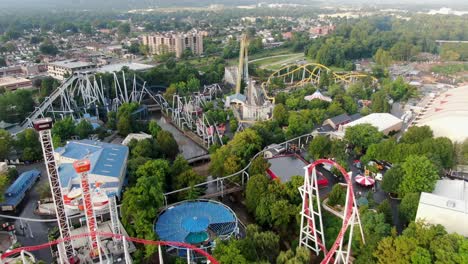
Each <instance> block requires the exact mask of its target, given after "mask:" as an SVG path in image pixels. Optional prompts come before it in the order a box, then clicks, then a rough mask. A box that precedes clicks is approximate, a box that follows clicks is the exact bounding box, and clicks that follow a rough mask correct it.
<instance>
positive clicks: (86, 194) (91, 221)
mask: <svg viewBox="0 0 468 264" xmlns="http://www.w3.org/2000/svg"><path fill="white" fill-rule="evenodd" d="M73 167H74V168H75V171H76V173H77V174H78V175H80V184H81V191H82V193H83V204H84V211H85V216H86V223H87V225H88V232H89V233H90V234H91V235H90V242H91V257H93V258H94V257H96V256H98V257H99V259H100V260H101V251H100V248H99V247H98V240H97V237H96V232H97V225H96V217H95V216H94V208H93V203H92V200H91V192H90V187H89V181H88V171H89V170H90V169H91V163H90V161H89V160H88V159H85V160H79V161H75V162H74V163H73Z"/></svg>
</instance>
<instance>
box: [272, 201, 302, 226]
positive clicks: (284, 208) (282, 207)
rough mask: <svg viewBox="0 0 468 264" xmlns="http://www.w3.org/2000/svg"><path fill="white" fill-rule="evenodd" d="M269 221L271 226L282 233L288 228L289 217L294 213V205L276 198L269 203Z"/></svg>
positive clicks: (291, 217)
mask: <svg viewBox="0 0 468 264" xmlns="http://www.w3.org/2000/svg"><path fill="white" fill-rule="evenodd" d="M270 210H271V211H270V213H271V222H272V224H273V227H275V228H277V229H278V230H280V232H282V233H283V234H284V232H286V230H287V229H288V227H289V228H290V225H291V219H293V217H294V215H295V214H296V212H295V211H296V210H295V207H294V206H293V205H291V204H290V203H289V202H288V201H287V200H284V199H283V200H277V201H275V202H274V203H273V204H272V205H271V209H270Z"/></svg>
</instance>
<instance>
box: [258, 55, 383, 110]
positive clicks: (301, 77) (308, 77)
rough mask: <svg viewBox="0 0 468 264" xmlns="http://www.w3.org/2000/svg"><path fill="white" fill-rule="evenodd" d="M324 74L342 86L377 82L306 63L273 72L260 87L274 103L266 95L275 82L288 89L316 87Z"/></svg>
mask: <svg viewBox="0 0 468 264" xmlns="http://www.w3.org/2000/svg"><path fill="white" fill-rule="evenodd" d="M324 72H326V73H327V74H328V76H329V78H330V80H331V81H333V82H335V83H339V84H342V85H346V86H347V85H350V84H353V83H355V82H356V81H358V80H365V79H368V80H369V81H370V82H371V83H373V84H376V83H377V82H378V80H377V79H376V78H375V77H373V76H370V75H368V74H365V73H358V72H345V73H340V72H335V71H333V70H332V69H330V68H328V67H327V66H325V65H323V64H320V63H307V64H291V65H286V66H283V67H282V68H280V69H279V70H276V71H275V72H273V73H272V74H271V75H270V76H269V77H268V79H267V80H266V81H265V82H263V83H262V85H261V87H262V90H263V93H264V95H265V97H266V98H267V99H268V100H270V101H271V102H273V103H274V102H275V98H274V97H273V96H270V95H269V94H268V91H269V90H270V87H271V85H273V84H274V83H275V81H276V80H280V82H282V83H283V84H285V85H287V86H289V87H302V86H305V85H307V84H312V85H318V84H319V83H320V76H322V75H323V73H324Z"/></svg>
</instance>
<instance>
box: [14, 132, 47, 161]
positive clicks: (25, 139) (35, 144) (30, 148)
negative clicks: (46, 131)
mask: <svg viewBox="0 0 468 264" xmlns="http://www.w3.org/2000/svg"><path fill="white" fill-rule="evenodd" d="M15 145H16V148H17V149H18V151H19V152H20V153H22V155H21V158H22V159H23V160H24V161H36V160H40V159H41V158H42V147H41V143H40V142H39V135H38V133H37V132H36V131H35V130H34V129H32V128H28V129H26V130H24V131H23V132H21V133H19V134H18V135H17V136H16V142H15Z"/></svg>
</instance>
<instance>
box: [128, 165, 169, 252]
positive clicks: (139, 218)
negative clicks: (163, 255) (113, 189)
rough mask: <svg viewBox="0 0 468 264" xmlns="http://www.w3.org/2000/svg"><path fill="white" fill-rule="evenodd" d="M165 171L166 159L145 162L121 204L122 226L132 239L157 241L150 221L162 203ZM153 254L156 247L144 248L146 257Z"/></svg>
mask: <svg viewBox="0 0 468 264" xmlns="http://www.w3.org/2000/svg"><path fill="white" fill-rule="evenodd" d="M168 172H169V164H168V163H167V161H165V160H153V161H148V162H147V163H145V164H144V165H143V166H140V167H139V168H138V170H137V172H136V174H137V176H138V180H137V183H136V185H135V186H134V187H130V188H129V189H128V190H127V191H126V192H125V193H124V196H123V201H122V211H121V213H122V223H123V224H124V226H125V229H126V230H127V232H128V233H129V234H130V235H131V236H137V237H140V238H143V239H150V240H155V239H156V234H155V232H154V229H153V222H154V219H155V218H156V217H157V215H158V209H159V208H160V207H161V206H162V205H163V204H164V195H163V191H164V184H165V179H166V177H167V176H168ZM156 251H157V247H155V246H146V249H145V256H146V258H148V257H150V256H151V255H152V254H153V253H154V252H156Z"/></svg>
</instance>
